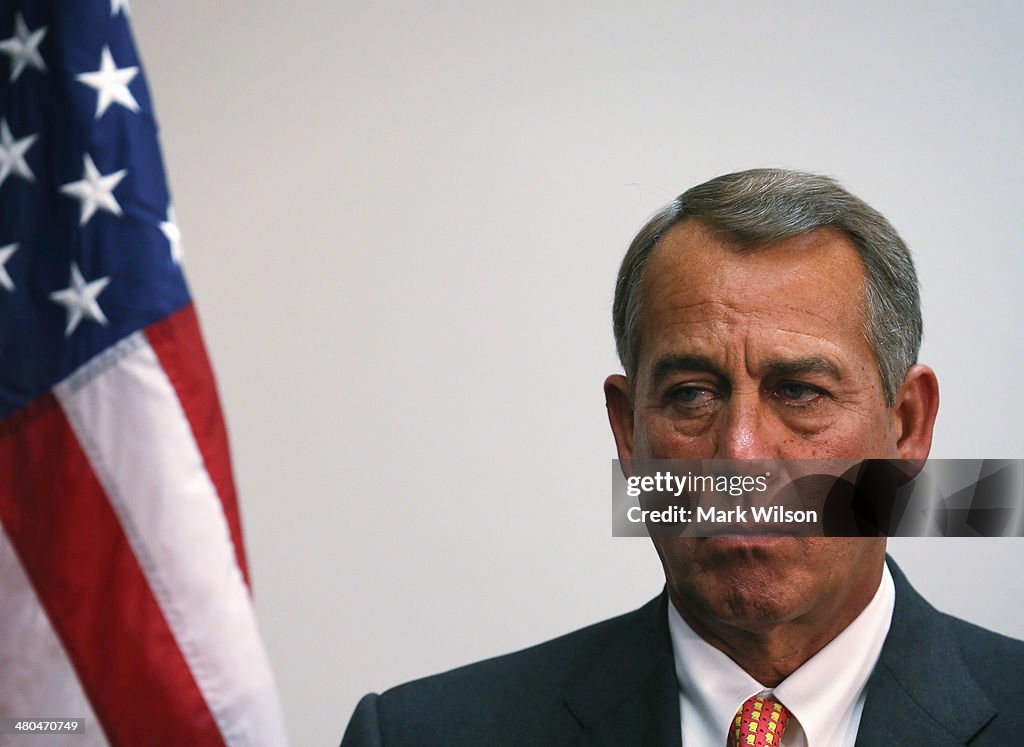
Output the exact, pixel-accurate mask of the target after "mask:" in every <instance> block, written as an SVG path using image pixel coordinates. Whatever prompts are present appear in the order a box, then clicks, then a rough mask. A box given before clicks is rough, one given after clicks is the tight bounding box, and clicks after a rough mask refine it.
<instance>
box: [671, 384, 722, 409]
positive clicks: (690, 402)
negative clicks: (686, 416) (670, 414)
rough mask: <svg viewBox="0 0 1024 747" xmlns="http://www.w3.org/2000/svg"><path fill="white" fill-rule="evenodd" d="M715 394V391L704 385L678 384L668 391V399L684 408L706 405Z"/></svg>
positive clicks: (712, 399) (696, 407)
mask: <svg viewBox="0 0 1024 747" xmlns="http://www.w3.org/2000/svg"><path fill="white" fill-rule="evenodd" d="M715 396H716V395H715V392H713V391H711V390H710V389H707V388H706V387H703V386H677V387H675V388H673V389H671V390H669V392H668V400H669V401H670V402H671V403H672V404H674V405H675V406H676V407H678V408H680V409H683V410H694V409H698V408H701V407H705V406H707V405H708V404H710V403H711V402H712V401H714V399H715Z"/></svg>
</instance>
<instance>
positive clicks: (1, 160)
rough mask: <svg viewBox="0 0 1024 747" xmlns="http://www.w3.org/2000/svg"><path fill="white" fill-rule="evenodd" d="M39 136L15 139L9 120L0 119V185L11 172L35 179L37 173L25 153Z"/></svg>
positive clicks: (27, 178) (29, 179)
mask: <svg viewBox="0 0 1024 747" xmlns="http://www.w3.org/2000/svg"><path fill="white" fill-rule="evenodd" d="M38 137H39V136H38V135H29V136H28V137H23V138H22V139H21V140H15V139H14V136H13V135H12V134H11V128H10V127H8V126H7V120H6V119H0V187H2V186H3V183H4V182H5V181H6V180H7V177H8V176H10V175H11V174H17V175H18V176H20V177H21V178H22V179H26V180H28V181H30V182H31V181H35V178H36V177H35V174H33V173H32V169H30V168H29V167H28V164H27V163H26V162H25V153H27V152H28V149H29V148H31V147H32V144H33V143H34V142H35V141H36V139H37V138H38Z"/></svg>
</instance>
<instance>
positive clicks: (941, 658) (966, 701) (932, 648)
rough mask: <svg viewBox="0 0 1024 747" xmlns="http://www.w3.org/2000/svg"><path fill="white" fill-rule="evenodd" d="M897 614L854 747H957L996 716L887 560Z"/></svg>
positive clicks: (947, 637)
mask: <svg viewBox="0 0 1024 747" xmlns="http://www.w3.org/2000/svg"><path fill="white" fill-rule="evenodd" d="M889 570H890V571H891V572H892V576H893V581H895V584H896V607H895V609H894V611H893V617H892V626H891V627H890V629H889V635H888V636H887V637H886V639H885V645H884V646H883V648H882V653H881V655H880V656H879V659H878V664H877V665H876V666H875V670H874V672H872V674H871V678H870V679H869V680H868V686H867V700H866V702H865V704H864V714H863V716H862V717H861V722H860V729H859V731H858V734H857V747H873V746H874V745H888V744H899V745H906V746H907V747H917V746H918V745H920V747H924V746H925V745H928V747H939V746H942V745H949V746H950V747H952V745H963V744H966V743H967V742H968V740H970V739H971V737H973V736H974V735H975V734H976V733H977V732H978V731H979V730H981V728H982V727H984V726H985V724H986V723H988V722H989V721H990V720H991V719H992V718H993V717H994V716H995V713H996V711H995V708H994V707H993V705H992V703H991V702H990V701H989V699H988V697H987V696H986V695H985V694H984V693H983V692H982V691H981V689H980V688H979V687H978V685H977V684H976V683H975V682H974V679H973V678H972V677H971V674H970V672H969V670H968V669H967V666H966V664H965V663H964V661H963V659H962V658H961V654H960V648H959V646H958V645H957V642H956V640H955V639H954V638H953V636H952V634H951V633H950V632H949V629H948V626H947V625H946V622H945V620H944V619H943V617H942V616H941V615H940V614H939V613H938V612H936V610H935V609H934V608H932V606H931V605H929V604H928V603H927V602H926V601H925V600H924V599H923V598H922V597H921V596H920V595H919V594H918V593H917V592H916V591H914V589H913V587H911V586H910V584H909V583H908V582H907V579H906V577H905V576H904V575H903V574H902V573H901V572H900V570H899V568H898V567H897V566H896V564H895V563H894V562H893V561H892V559H889Z"/></svg>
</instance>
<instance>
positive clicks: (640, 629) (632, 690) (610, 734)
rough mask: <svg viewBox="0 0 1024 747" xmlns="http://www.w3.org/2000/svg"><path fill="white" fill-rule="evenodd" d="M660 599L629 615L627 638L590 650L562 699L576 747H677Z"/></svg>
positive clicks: (672, 678)
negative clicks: (578, 733) (574, 727)
mask: <svg viewBox="0 0 1024 747" xmlns="http://www.w3.org/2000/svg"><path fill="white" fill-rule="evenodd" d="M667 600H668V597H667V595H666V594H665V593H662V594H661V596H659V597H657V598H656V599H654V600H652V601H651V602H649V603H648V604H646V605H644V606H643V607H641V608H640V609H639V610H637V611H636V612H634V613H633V615H634V616H635V620H634V621H632V623H633V624H630V625H627V626H625V630H626V631H627V634H626V635H619V636H615V637H611V636H609V637H608V638H607V639H606V640H605V641H603V642H602V643H603V645H601V647H600V648H596V647H595V656H594V658H593V662H592V664H591V665H590V666H589V667H587V668H586V669H585V671H584V672H582V673H581V676H580V677H578V678H577V680H576V682H575V683H574V685H573V686H572V687H570V688H569V689H568V691H567V692H566V695H565V702H566V705H567V706H568V707H569V710H570V711H572V713H573V715H574V716H575V717H576V719H577V721H579V723H580V725H581V726H582V727H583V734H582V737H581V739H580V741H579V744H581V745H595V746H596V745H623V744H642V745H651V746H652V747H656V746H661V745H664V747H679V745H680V744H681V742H682V736H681V734H680V728H679V686H678V684H677V683H676V675H675V665H674V663H673V662H674V660H673V658H672V642H671V639H670V637H669V633H668V610H667V607H666V605H667V603H668V602H667Z"/></svg>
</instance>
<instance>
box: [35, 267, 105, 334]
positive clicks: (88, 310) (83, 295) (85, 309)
mask: <svg viewBox="0 0 1024 747" xmlns="http://www.w3.org/2000/svg"><path fill="white" fill-rule="evenodd" d="M109 282H110V278H109V277H105V278H99V279H97V280H93V281H92V282H89V283H87V282H85V278H83V277H82V271H81V270H79V269H78V265H77V264H76V263H75V262H72V263H71V285H70V286H69V287H67V288H65V289H64V290H59V291H54V292H53V293H51V294H50V300H52V301H53V302H54V303H59V304H60V305H61V306H63V307H64V308H66V309H67V310H68V326H67V328H66V329H65V330H64V336H65V337H70V336H71V333H72V332H74V331H75V329H76V328H77V327H78V324H79V322H81V321H82V319H85V318H89V319H91V320H92V321H94V322H99V323H100V324H103V325H106V323H107V317H106V316H104V314H103V309H101V308H100V305H99V302H98V301H97V300H96V299H97V298H98V297H99V295H100V293H102V292H103V289H104V288H106V287H107V284H108V283H109Z"/></svg>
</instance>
